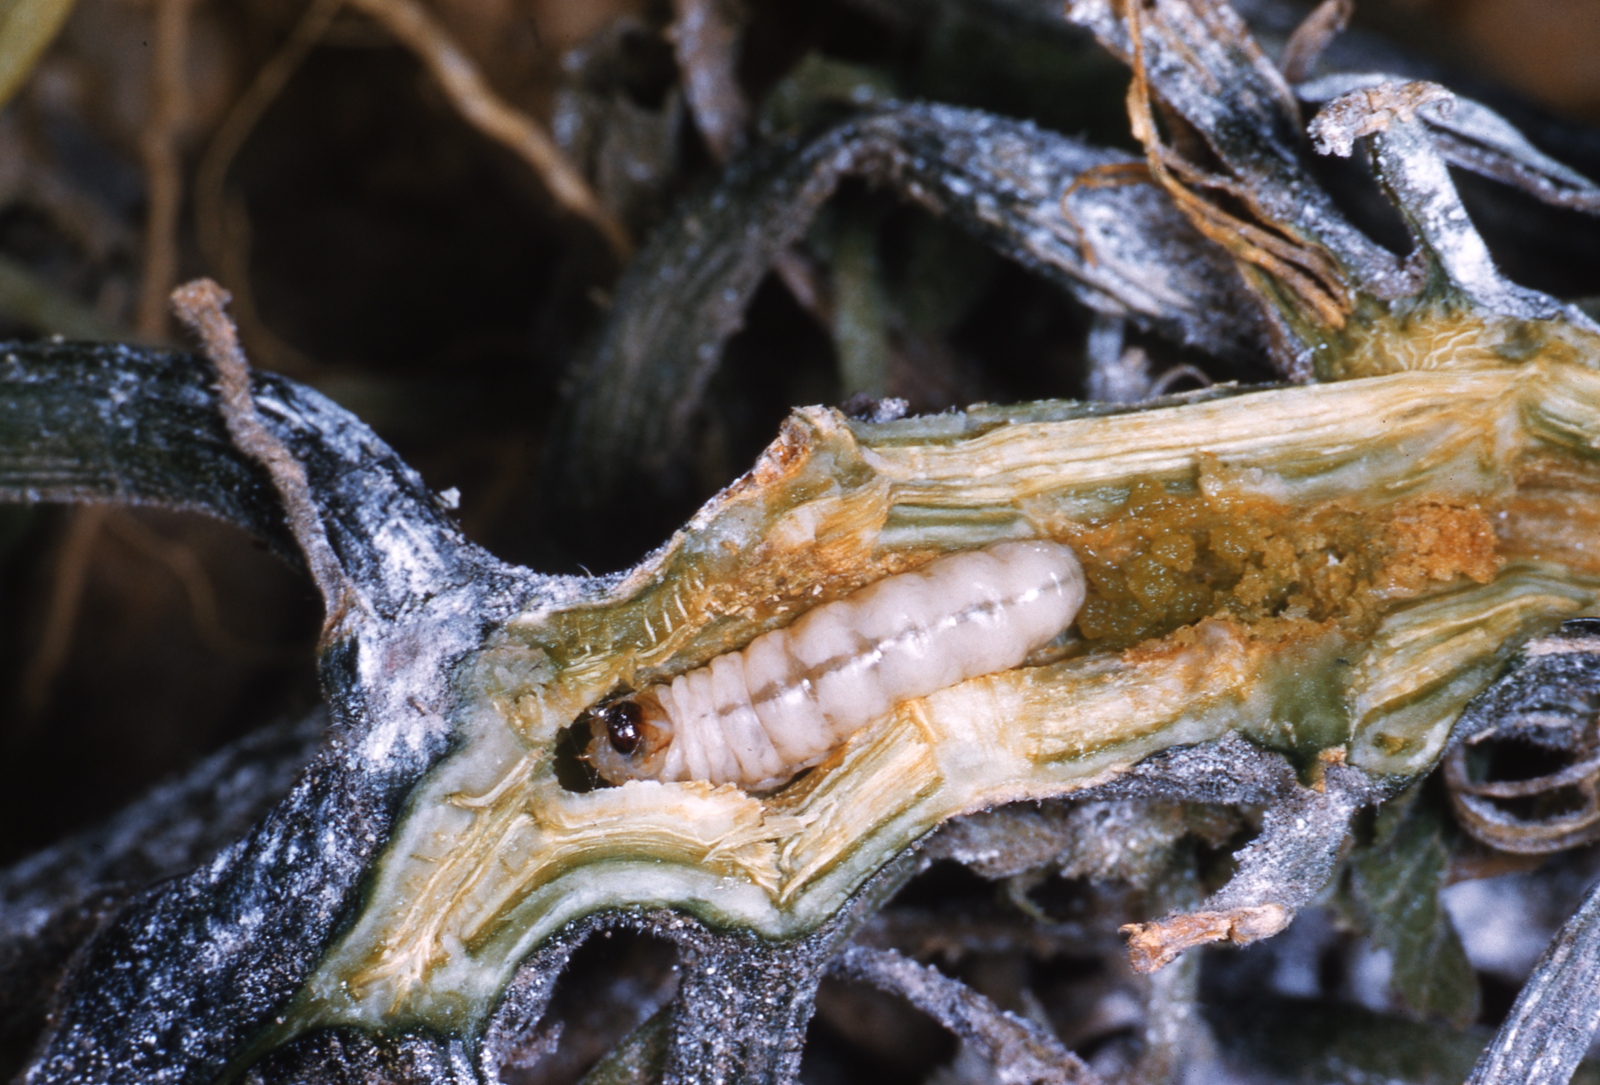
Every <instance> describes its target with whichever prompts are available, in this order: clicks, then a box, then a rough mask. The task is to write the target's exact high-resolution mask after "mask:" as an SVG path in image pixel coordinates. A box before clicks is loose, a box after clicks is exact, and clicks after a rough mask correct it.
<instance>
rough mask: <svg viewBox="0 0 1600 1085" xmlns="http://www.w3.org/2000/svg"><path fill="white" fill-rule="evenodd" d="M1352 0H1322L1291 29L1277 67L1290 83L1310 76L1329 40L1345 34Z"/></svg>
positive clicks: (1353, 2)
mask: <svg viewBox="0 0 1600 1085" xmlns="http://www.w3.org/2000/svg"><path fill="white" fill-rule="evenodd" d="M1355 9H1356V5H1355V0H1322V3H1321V4H1319V5H1317V9H1316V10H1315V11H1313V12H1312V13H1311V14H1310V15H1307V16H1306V17H1305V20H1304V21H1303V22H1302V23H1301V24H1300V25H1299V26H1297V27H1295V28H1294V33H1293V34H1291V35H1289V41H1288V43H1287V44H1285V45H1284V47H1283V59H1282V60H1280V61H1279V62H1278V68H1279V70H1280V71H1282V72H1283V77H1284V78H1285V79H1286V80H1288V81H1289V82H1291V83H1299V82H1301V81H1303V80H1305V79H1306V78H1307V77H1309V76H1310V75H1311V69H1312V68H1314V67H1316V64H1317V59H1318V58H1319V57H1321V56H1322V51H1323V50H1324V49H1326V48H1327V47H1328V43H1329V42H1331V41H1333V39H1334V38H1336V37H1338V36H1339V35H1340V34H1342V33H1344V28H1345V27H1347V26H1349V25H1350V16H1351V15H1353V14H1355Z"/></svg>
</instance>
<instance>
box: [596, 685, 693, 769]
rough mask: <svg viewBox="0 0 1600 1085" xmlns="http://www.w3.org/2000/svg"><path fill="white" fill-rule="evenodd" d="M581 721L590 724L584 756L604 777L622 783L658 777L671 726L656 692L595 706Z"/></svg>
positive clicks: (670, 735)
mask: <svg viewBox="0 0 1600 1085" xmlns="http://www.w3.org/2000/svg"><path fill="white" fill-rule="evenodd" d="M578 723H579V724H580V725H582V724H587V725H588V727H589V736H590V737H589V744H588V746H587V748H586V749H585V750H584V757H585V758H587V759H588V761H589V763H590V764H591V765H593V766H594V767H595V771H597V772H599V773H600V776H601V777H602V778H603V779H605V780H606V781H608V782H610V783H613V784H620V783H622V782H623V781H624V780H650V779H655V778H657V776H658V774H659V773H660V771H661V761H662V758H663V757H664V756H665V754H666V747H667V745H668V744H669V743H670V742H671V741H672V728H671V724H670V723H669V722H668V720H667V714H666V713H665V712H664V711H662V708H661V705H660V704H659V703H658V702H657V701H656V698H655V696H654V694H652V693H650V692H649V691H646V692H644V693H640V694H635V695H633V696H631V697H623V698H620V699H618V700H613V701H608V702H606V703H604V704H598V705H595V706H594V707H593V708H591V709H589V710H588V711H587V712H585V713H584V714H583V715H582V716H579V717H578Z"/></svg>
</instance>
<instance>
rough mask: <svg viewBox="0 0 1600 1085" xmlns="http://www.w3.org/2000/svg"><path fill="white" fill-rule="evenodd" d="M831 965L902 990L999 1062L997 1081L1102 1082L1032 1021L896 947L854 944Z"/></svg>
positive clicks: (896, 991) (908, 998) (879, 985)
mask: <svg viewBox="0 0 1600 1085" xmlns="http://www.w3.org/2000/svg"><path fill="white" fill-rule="evenodd" d="M831 971H832V972H833V974H834V975H836V976H839V977H841V978H843V979H848V980H855V981H857V982H859V983H869V984H871V985H872V986H874V987H876V988H878V989H879V990H880V991H888V992H889V993H891V994H897V995H900V996H901V997H902V998H904V999H906V1001H908V1002H910V1003H911V1004H912V1005H913V1006H915V1007H917V1009H919V1010H921V1011H923V1012H924V1013H926V1014H928V1015H929V1016H930V1017H932V1018H933V1019H934V1020H936V1021H938V1022H939V1023H940V1024H941V1025H943V1026H944V1027H945V1028H947V1029H949V1030H950V1031H951V1032H954V1033H955V1034H956V1035H957V1036H960V1037H961V1038H962V1039H963V1040H965V1041H966V1042H967V1043H970V1044H972V1045H973V1046H975V1047H977V1048H978V1049H979V1050H980V1051H981V1052H982V1053H983V1055H984V1056H985V1057H986V1058H987V1059H989V1061H990V1062H992V1063H993V1064H994V1068H995V1078H996V1080H998V1081H1001V1082H1007V1083H1017V1085H1022V1083H1024V1082H1038V1083H1040V1085H1073V1083H1078V1085H1098V1083H1099V1081H1100V1078H1099V1076H1098V1075H1097V1074H1095V1072H1094V1071H1093V1070H1091V1069H1089V1067H1088V1065H1087V1064H1086V1063H1085V1062H1084V1061H1083V1060H1082V1059H1080V1058H1078V1056H1076V1055H1074V1054H1073V1053H1072V1052H1070V1051H1068V1050H1067V1049H1066V1048H1064V1047H1062V1046H1061V1044H1060V1042H1059V1041H1058V1040H1057V1039H1056V1038H1055V1037H1054V1036H1051V1035H1050V1034H1049V1033H1048V1032H1046V1031H1045V1030H1044V1029H1042V1028H1040V1027H1039V1026H1038V1025H1036V1024H1034V1023H1033V1022H1032V1021H1028V1020H1025V1019H1024V1018H1021V1017H1018V1016H1017V1015H1016V1014H1014V1013H1009V1012H1007V1011H1006V1010H1002V1009H1001V1008H1000V1007H999V1006H996V1005H995V1004H994V1003H993V1002H990V1001H989V1000H988V999H987V998H985V997H983V996H982V995H980V994H978V993H977V992H976V991H974V990H972V989H971V988H969V987H968V986H966V984H964V983H961V982H960V981H959V980H953V979H951V978H950V977H949V976H946V975H943V974H942V973H940V972H939V970H938V969H935V968H929V967H925V966H923V965H920V964H917V963H916V962H915V961H913V960H910V959H908V958H906V957H902V956H901V955H900V954H898V953H895V952H894V951H893V950H886V949H867V948H865V947H864V946H850V947H848V948H846V949H845V950H844V952H842V953H840V954H839V956H838V957H837V958H835V959H834V962H833V967H832V969H831Z"/></svg>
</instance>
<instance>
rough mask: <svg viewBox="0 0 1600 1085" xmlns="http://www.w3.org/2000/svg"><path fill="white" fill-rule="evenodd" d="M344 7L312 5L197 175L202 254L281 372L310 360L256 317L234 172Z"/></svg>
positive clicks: (317, 0) (249, 336) (325, 0)
mask: <svg viewBox="0 0 1600 1085" xmlns="http://www.w3.org/2000/svg"><path fill="white" fill-rule="evenodd" d="M343 6H344V0H311V4H310V6H309V7H307V8H306V11H305V14H303V15H301V16H300V20H299V22H297V23H295V25H294V29H293V30H291V31H290V32H289V36H288V38H287V39H285V41H284V43H283V44H282V45H281V46H279V48H278V51H277V52H276V53H274V54H273V55H272V57H271V58H270V59H269V60H268V61H267V62H266V64H264V65H262V67H261V70H260V71H259V72H257V73H256V77H255V80H254V81H253V82H252V83H251V84H250V86H249V87H248V88H247V89H246V90H245V92H244V94H242V95H241V96H240V97H239V100H238V101H237V102H235V103H234V104H233V108H232V109H231V110H230V111H229V112H228V115H227V117H226V118H225V119H224V120H223V122H222V125H221V126H220V127H219V128H218V129H217V131H216V134H215V135H213V136H212V137H211V143H210V144H209V145H208V146H207V147H206V152H205V157H203V158H202V159H201V160H200V169H199V171H198V172H197V173H196V175H195V184H194V205H195V210H194V214H195V229H196V233H197V235H198V238H199V242H200V251H201V252H202V253H203V254H204V255H205V258H206V260H207V262H209V263H210V264H211V266H212V268H213V269H215V270H216V271H217V273H218V274H220V275H221V276H222V278H223V279H224V280H225V281H226V282H228V283H230V284H231V285H232V288H233V293H234V295H235V301H234V312H235V313H236V314H237V316H238V320H239V324H240V326H241V328H242V330H243V331H244V333H245V338H246V340H247V341H249V342H250V343H251V344H252V346H253V347H256V348H259V347H261V346H262V345H263V344H266V345H267V346H268V348H269V350H270V352H271V357H270V358H269V359H268V361H269V362H274V363H278V364H277V365H276V368H279V369H282V368H283V366H282V364H281V362H282V360H283V359H284V358H286V357H293V358H295V360H296V361H304V359H303V357H301V356H299V352H298V351H295V350H294V349H293V348H292V347H290V346H288V344H286V343H283V342H282V341H280V340H279V339H278V338H277V337H276V336H275V335H273V334H272V333H271V331H270V330H268V329H267V328H266V327H265V326H264V325H262V323H261V321H260V319H259V317H258V316H257V315H256V308H255V303H254V299H253V296H252V293H251V290H250V268H249V259H248V244H247V239H248V235H249V219H248V214H247V213H244V208H243V207H234V206H231V205H230V203H229V201H228V198H227V181H228V170H229V169H230V168H232V166H233V161H234V159H235V158H236V157H237V156H238V154H239V150H240V148H242V147H243V146H244V144H245V141H246V140H248V139H249V138H250V133H251V132H253V131H254V130H255V127H256V125H257V124H258V123H259V122H260V120H261V117H262V114H264V113H266V111H267V107H268V106H270V105H271V104H272V103H273V102H274V101H275V100H276V99H277V97H278V95H279V94H281V93H283V88H284V86H285V85H286V84H287V83H288V82H289V79H290V77H291V76H293V75H294V73H295V72H296V71H297V70H298V69H299V67H300V65H301V63H302V62H304V60H305V58H306V56H307V55H308V54H309V53H310V52H311V50H312V48H313V47H314V46H315V45H316V44H317V42H318V41H320V40H321V39H322V36H323V34H324V33H325V32H326V31H327V29H328V25H329V24H330V23H331V22H332V21H333V17H334V16H335V15H337V14H338V13H339V9H340V8H341V7H343ZM236 219H237V220H239V221H235V220H236ZM241 237H242V238H244V239H246V243H243V244H241ZM258 353H259V350H258ZM301 368H304V366H302V367H301Z"/></svg>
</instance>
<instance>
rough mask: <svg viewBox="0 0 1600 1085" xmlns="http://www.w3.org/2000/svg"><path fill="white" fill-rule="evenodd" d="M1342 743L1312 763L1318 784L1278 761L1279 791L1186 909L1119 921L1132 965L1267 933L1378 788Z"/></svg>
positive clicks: (1304, 899)
mask: <svg viewBox="0 0 1600 1085" xmlns="http://www.w3.org/2000/svg"><path fill="white" fill-rule="evenodd" d="M1343 757H1344V751H1343V750H1342V749H1340V750H1335V751H1329V752H1328V755H1326V756H1324V757H1323V758H1322V760H1321V761H1320V762H1319V766H1318V767H1319V769H1320V771H1321V773H1322V779H1321V780H1320V781H1319V786H1318V787H1300V786H1298V785H1296V784H1294V782H1293V779H1294V778H1293V775H1292V773H1290V771H1289V770H1288V768H1287V765H1286V764H1285V766H1284V775H1285V780H1284V785H1285V786H1284V792H1285V793H1284V795H1283V797H1282V798H1281V799H1279V800H1278V801H1277V802H1275V803H1274V804H1273V805H1272V806H1271V807H1270V808H1269V809H1268V810H1267V813H1266V817H1265V818H1264V820H1263V822H1262V826H1261V835H1260V836H1258V837H1257V838H1256V839H1255V841H1253V842H1252V843H1251V844H1250V845H1248V846H1247V847H1245V848H1243V849H1241V850H1240V851H1239V852H1237V853H1236V854H1235V856H1234V858H1235V859H1236V860H1237V861H1238V864H1239V868H1238V871H1237V873H1235V874H1234V876H1233V878H1232V880H1230V881H1229V882H1228V884H1227V885H1225V886H1223V887H1222V889H1220V890H1219V891H1218V892H1217V893H1216V894H1214V895H1213V896H1212V897H1211V898H1210V899H1208V900H1207V901H1206V902H1205V903H1204V905H1203V906H1202V907H1201V908H1200V909H1199V910H1198V911H1194V912H1188V913H1182V914H1179V915H1174V916H1171V917H1169V918H1167V919H1163V920H1160V921H1158V922H1154V923H1130V924H1128V925H1127V926H1125V927H1124V928H1123V933H1125V934H1127V935H1128V936H1129V938H1128V956H1129V959H1130V962H1131V963H1132V965H1133V967H1134V969H1135V970H1136V971H1139V972H1154V971H1156V970H1157V969H1159V968H1163V967H1165V966H1166V965H1167V964H1169V963H1171V962H1172V961H1173V960H1176V959H1177V957H1178V956H1179V955H1180V954H1181V953H1183V952H1184V951H1185V950H1187V949H1192V948H1193V947H1195V946H1201V945H1206V944H1208V943H1211V942H1223V941H1228V942H1232V943H1234V944H1235V945H1241V946H1242V945H1248V944H1249V943H1251V942H1256V941H1259V940H1261V939H1263V938H1270V937H1271V936H1273V935H1274V934H1277V933H1278V932H1279V931H1281V930H1283V928H1285V927H1287V926H1288V925H1289V923H1290V921H1291V920H1293V919H1294V914H1295V912H1296V910H1298V909H1299V908H1301V907H1303V906H1305V905H1306V904H1308V903H1310V901H1311V900H1312V899H1313V898H1314V897H1315V896H1316V895H1317V894H1318V893H1319V892H1321V891H1322V887H1323V886H1324V885H1326V884H1327V882H1328V878H1329V877H1330V876H1331V875H1332V873H1333V869H1334V865H1335V863H1336V861H1337V860H1338V856H1339V850H1340V848H1341V847H1343V845H1344V842H1345V839H1346V837H1347V836H1348V835H1349V825H1350V818H1351V817H1352V816H1353V815H1354V814H1355V812H1356V811H1357V810H1359V809H1360V808H1361V807H1362V806H1364V805H1366V804H1367V803H1368V802H1371V801H1372V800H1373V799H1375V798H1377V797H1379V796H1380V794H1381V791H1380V790H1379V789H1378V788H1377V787H1376V786H1375V785H1374V784H1373V783H1372V782H1371V781H1370V780H1369V779H1368V778H1367V776H1366V775H1365V774H1364V773H1362V772H1361V771H1360V770H1359V769H1355V768H1351V767H1349V766H1347V765H1345V764H1344V763H1343Z"/></svg>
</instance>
